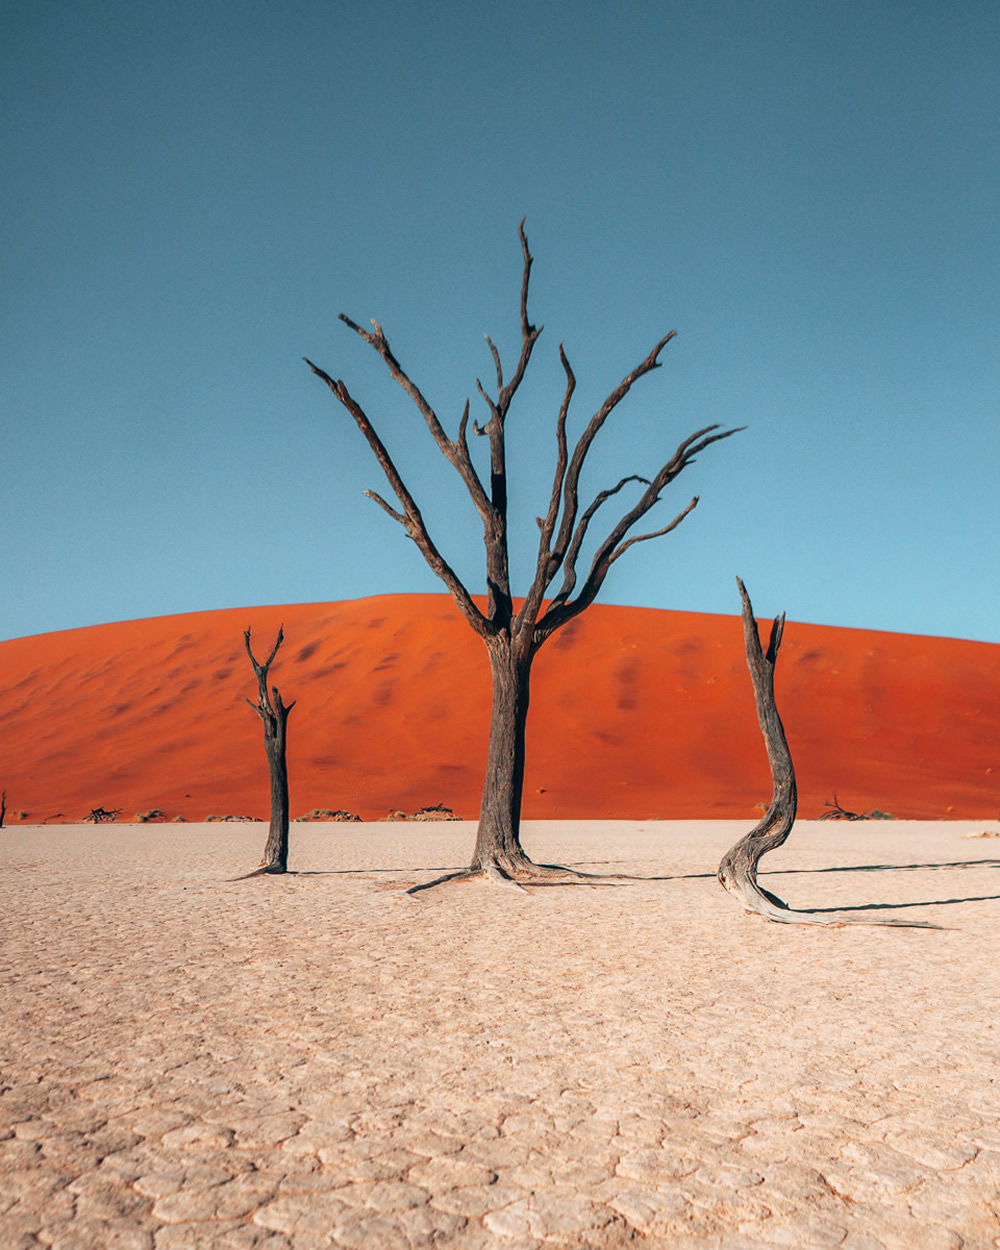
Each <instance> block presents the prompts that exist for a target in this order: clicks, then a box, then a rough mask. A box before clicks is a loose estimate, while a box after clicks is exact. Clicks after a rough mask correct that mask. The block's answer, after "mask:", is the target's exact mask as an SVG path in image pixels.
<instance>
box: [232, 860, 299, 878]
mask: <svg viewBox="0 0 1000 1250" xmlns="http://www.w3.org/2000/svg"><path fill="white" fill-rule="evenodd" d="M287 875H288V869H287V868H282V866H281V865H280V864H261V865H260V867H258V868H255V869H254V870H253V872H245V873H244V874H243V875H242V876H241V877H229V878H228V880H230V881H249V880H250V878H251V877H282V876H287Z"/></svg>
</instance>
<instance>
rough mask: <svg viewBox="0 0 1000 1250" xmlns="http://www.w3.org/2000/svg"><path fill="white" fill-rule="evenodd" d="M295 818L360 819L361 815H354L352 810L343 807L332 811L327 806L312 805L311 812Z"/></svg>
mask: <svg viewBox="0 0 1000 1250" xmlns="http://www.w3.org/2000/svg"><path fill="white" fill-rule="evenodd" d="M295 819H296V821H321V820H333V821H360V820H361V817H360V816H357V815H355V813H354V812H347V811H344V809H343V808H338V809H337V810H336V811H334V810H333V809H332V808H329V807H314V808H313V809H312V811H311V812H306V814H305V815H304V816H296V817H295Z"/></svg>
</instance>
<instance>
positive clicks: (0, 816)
mask: <svg viewBox="0 0 1000 1250" xmlns="http://www.w3.org/2000/svg"><path fill="white" fill-rule="evenodd" d="M6 815H7V791H6V790H4V792H3V794H0V829H2V828H3V822H4V819H5V817H6Z"/></svg>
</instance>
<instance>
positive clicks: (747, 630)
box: [718, 578, 938, 929]
mask: <svg viewBox="0 0 1000 1250" xmlns="http://www.w3.org/2000/svg"><path fill="white" fill-rule="evenodd" d="M736 584H737V585H738V586H739V588H740V597H741V599H742V600H743V638H744V641H745V643H746V653H747V667H748V668H749V669H750V678H751V681H752V682H753V693H754V700H755V702H756V704H757V720H758V722H759V723H760V728H761V733H762V734H763V735H764V744H765V746H766V747H767V759H768V763H769V764H770V765H771V779H772V782H773V785H774V792H773V794H772V797H771V805H770V807H769V808H768V809H767V811H766V812H765V814H764V816H763V818H762V819H761V820H760V822H759V823H758V824H757V825H756V826H755V827H754V828H753V829H751V830H750V832H749V833H748V834H747V835H746V836H745V837H743V838H740V840H739V842H737V843H736V845H735V846H733V847H731V848H730V850H728V851H727V852H726V854H725V855H724V856H723V857H722V862H721V863H720V864H719V872H718V878H719V883H720V884H721V885H722V887H723V888H724V889H726V890H728V891H729V893H730V894H732V895H733V897H734V898H735V899H737V901H738V902H739V903H740V905H741V906H742V907H743V908H744V909H745V910H746V911H748V912H751V913H754V914H756V915H758V916H763V917H764V918H765V919H766V920H775V921H777V922H779V923H780V924H815V925H845V924H864V925H887V926H893V927H903V928H913V929H936V928H937V927H938V926H937V925H935V924H931V923H929V922H926V921H919V920H914V921H909V920H863V919H861V918H859V917H856V916H844V915H836V914H833V915H822V914H817V913H815V912H809V911H796V910H795V909H793V908H791V907H789V906H788V904H787V903H785V902H783V901H782V900H781V899H780V898H778V897H777V895H775V894H772V893H771V892H770V891H769V890H765V889H764V888H763V886H761V885H760V884H759V882H758V881H757V866H758V864H759V863H760V861H761V859H762V858H763V856H765V855H766V854H767V852H768V851H773V850H774V849H775V848H776V847H779V846H781V845H782V843H783V842H785V841H786V840H787V838H788V835H789V834H790V833H791V831H792V826H793V825H794V823H795V813H796V810H797V808H798V791H797V789H796V786H795V769H794V767H793V765H792V753H791V751H790V750H789V749H788V740H787V739H786V738H785V728H784V726H783V725H782V723H781V717H780V716H779V715H778V708H777V704H776V703H775V701H774V666H775V664H776V662H777V659H778V648H779V647H780V646H781V638H782V635H783V633H784V630H785V614H784V612H782V614H781V615H780V616H777V617H775V619H774V623H773V624H772V625H771V637H770V639H769V641H768V644H767V651H766V652H765V651H764V649H763V647H762V646H761V642H760V634H759V633H758V632H757V622H756V620H755V619H754V614H753V607H752V606H751V603H750V596H749V595H748V594H747V591H746V587H745V586H744V585H743V582H742V581H741V580H740V579H739V578H737V579H736Z"/></svg>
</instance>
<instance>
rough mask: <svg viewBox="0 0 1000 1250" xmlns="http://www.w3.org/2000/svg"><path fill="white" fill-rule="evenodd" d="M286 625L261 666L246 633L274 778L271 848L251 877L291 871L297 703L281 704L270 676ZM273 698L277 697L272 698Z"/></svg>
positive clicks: (248, 653)
mask: <svg viewBox="0 0 1000 1250" xmlns="http://www.w3.org/2000/svg"><path fill="white" fill-rule="evenodd" d="M284 637H285V632H284V626H280V627H279V629H278V637H277V639H276V640H275V643H274V646H273V647H272V648H271V654H270V655H269V656H268V657H267V659H266V660H265V661H264V663H263V664H260V663H258V661H257V659H256V657H255V656H254V653H253V649H252V648H251V646H250V630H249V629H246V630H244V632H243V640H244V642H245V643H246V648H247V655H248V656H249V657H250V663H251V664H252V665H253V671H254V673H255V674H256V677H257V702H256V703H253V702H251V701H250V700H249V699H247V703H249V704H250V706H251V707H252V708H253V710H254V711H255V712H256V713H257V715H258V716H259V717H260V719H261V721H262V722H263V725H264V749H265V751H266V752H267V767H268V772H269V773H270V776H271V826H270V829H269V830H268V835H267V845H266V846H265V847H264V858H263V859H262V860H261V863H260V867H259V868H257V869H256V870H255V871H254V872H253V873H251V874H250V876H259V875H262V874H265V873H282V872H287V871H288V764H287V761H286V757H285V744H286V739H287V724H288V713H289V712H290V711H291V710H292V708H293V707H294V706H295V700H294V699H293V700H292V702H291V703H289V704H287V706H286V705H285V704H284V703H283V702H282V701H281V695H280V693H279V692H278V687H277V686H272V687H271V693H270V694H269V693H268V689H267V674H268V670H269V669H270V667H271V665H272V663H273V662H274V657H275V656H276V655H277V654H278V648H279V647H280V646H281V644H282V642H283V641H284ZM272 696H273V697H272Z"/></svg>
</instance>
